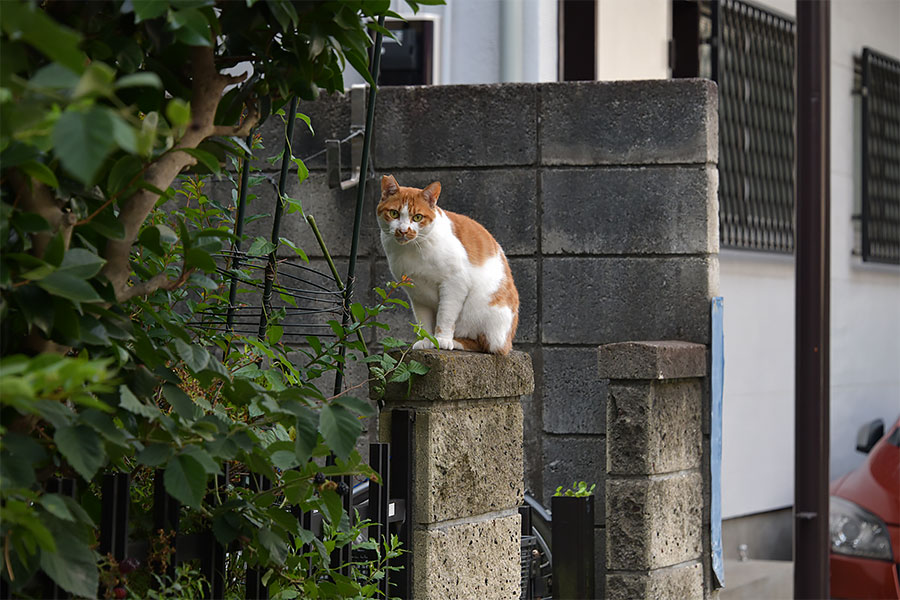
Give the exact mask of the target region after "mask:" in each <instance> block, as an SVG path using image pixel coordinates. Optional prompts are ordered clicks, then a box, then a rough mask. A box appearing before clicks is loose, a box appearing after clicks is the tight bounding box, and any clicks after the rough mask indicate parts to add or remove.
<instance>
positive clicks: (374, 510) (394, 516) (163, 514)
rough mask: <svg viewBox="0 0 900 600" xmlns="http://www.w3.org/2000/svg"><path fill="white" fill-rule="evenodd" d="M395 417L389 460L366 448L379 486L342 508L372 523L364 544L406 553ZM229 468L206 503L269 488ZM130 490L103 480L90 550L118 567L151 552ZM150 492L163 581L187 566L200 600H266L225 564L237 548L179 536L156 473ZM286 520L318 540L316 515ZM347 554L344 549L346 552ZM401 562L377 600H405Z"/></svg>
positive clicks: (203, 534) (401, 443) (404, 448)
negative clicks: (202, 583) (201, 590)
mask: <svg viewBox="0 0 900 600" xmlns="http://www.w3.org/2000/svg"><path fill="white" fill-rule="evenodd" d="M400 413H401V414H399V415H398V414H396V413H395V417H394V418H395V422H396V425H395V426H394V427H393V429H392V435H393V436H394V440H395V443H394V448H395V449H396V455H395V456H393V457H392V456H391V446H390V445H388V444H370V445H369V463H370V466H371V467H372V468H373V469H374V470H375V471H376V472H377V473H378V474H379V477H380V479H381V483H380V484H378V483H374V482H365V483H364V484H363V485H360V486H356V487H355V488H354V489H353V492H352V494H350V495H348V496H347V499H346V501H345V508H347V509H348V512H349V513H350V515H351V518H353V517H354V516H355V515H356V514H358V515H359V518H360V519H363V520H369V521H371V522H372V525H371V526H370V527H369V528H368V529H369V531H368V534H369V537H371V538H372V539H376V540H380V539H384V538H390V536H391V535H397V537H398V538H399V539H400V542H401V544H403V546H404V547H405V548H407V549H408V548H409V544H410V542H411V535H410V520H409V508H410V497H411V494H410V491H411V490H410V472H409V467H410V464H409V459H408V457H409V456H410V453H411V448H410V447H409V444H410V443H412V442H411V440H412V437H411V436H410V430H409V424H408V422H409V419H404V418H402V417H403V414H402V411H400ZM231 466H232V465H225V468H224V469H223V475H220V476H217V477H215V478H214V479H212V480H211V482H210V491H209V498H210V499H212V498H214V497H215V490H216V488H217V487H224V486H228V485H240V486H243V487H248V488H250V489H253V490H257V491H260V490H264V489H269V487H271V483H270V482H269V481H268V480H267V479H265V478H263V477H259V476H254V475H252V474H243V475H241V474H240V473H238V472H237V470H236V469H229V467H231ZM134 488H135V486H134V485H133V482H132V481H131V475H130V474H128V473H110V474H107V475H104V476H103V480H102V484H101V498H100V503H101V509H100V536H99V548H98V550H99V552H100V554H101V555H103V556H106V555H107V554H108V555H110V556H112V557H113V558H114V559H115V560H116V561H118V562H119V563H121V562H122V561H123V560H125V559H126V558H133V559H137V560H139V561H141V562H142V563H144V564H147V560H148V556H149V554H150V552H151V543H150V540H148V539H146V537H143V538H141V539H135V536H134V535H133V531H132V529H133V521H134V515H132V514H130V513H131V509H132V507H133V503H134V502H135V500H136V498H135V496H134ZM47 490H48V491H49V492H53V493H59V494H64V495H67V496H70V497H75V496H76V495H77V492H78V490H77V486H76V480H74V479H51V480H49V481H48V483H47ZM152 490H153V492H152V507H151V509H150V511H149V514H150V515H151V518H152V531H153V532H157V534H159V533H160V532H161V535H162V536H164V537H165V539H166V544H167V545H169V547H170V548H172V549H173V550H174V554H173V555H172V556H171V560H170V562H169V564H168V571H167V574H168V575H169V576H170V577H174V575H175V567H176V565H179V564H188V563H193V564H195V565H196V566H198V567H199V572H200V573H201V575H202V576H203V578H204V579H205V580H206V582H207V584H208V588H207V589H206V597H207V598H224V597H225V595H226V588H227V587H231V586H235V585H236V586H237V587H240V588H243V589H244V598H247V599H248V600H251V599H252V600H260V599H265V598H268V590H267V586H266V585H265V584H264V583H263V582H262V580H261V573H259V572H258V571H257V570H255V569H252V568H249V567H248V568H247V569H245V570H244V571H243V573H241V574H238V575H235V569H234V567H233V564H234V563H235V562H240V553H241V549H240V546H239V544H237V543H234V544H232V545H231V546H229V547H225V546H223V545H222V544H220V543H219V542H218V541H217V540H216V537H215V535H214V533H213V531H212V529H207V530H203V531H199V532H197V531H194V532H185V531H184V525H183V523H182V519H181V512H182V511H181V505H180V504H179V502H178V501H177V500H175V499H174V498H172V497H171V496H169V495H168V494H167V493H166V491H165V486H164V484H163V471H162V470H158V471H156V472H155V475H154V478H153V482H152ZM292 513H293V514H294V516H295V517H296V518H297V520H298V523H299V524H300V526H301V527H303V528H304V529H307V530H309V531H312V532H314V533H315V534H316V535H321V532H322V520H323V515H321V514H319V513H318V512H315V511H314V512H312V513H302V512H300V511H299V510H296V509H295V510H293V511H292ZM347 549H348V550H349V546H348V547H347ZM365 552H366V551H364V550H359V551H354V553H355V554H353V555H350V554H349V553H347V555H345V556H340V557H339V560H340V561H341V564H346V563H347V562H348V561H349V560H365V559H370V558H373V557H371V556H366V555H365ZM408 562H409V557H408V554H403V555H401V556H400V557H399V558H396V559H394V561H393V563H392V565H393V566H396V567H401V569H400V570H398V571H388V572H386V573H385V576H384V578H383V579H381V580H380V581H379V589H380V590H381V592H382V593H383V594H384V595H385V597H395V596H400V597H407V594H408V593H409V590H410V582H409V568H408V567H409V564H408ZM229 565H231V566H229ZM347 574H349V573H347ZM44 581H45V585H44V589H43V597H44V598H51V599H53V598H68V597H69V595H68V593H67V592H66V591H65V590H63V589H62V588H60V587H59V586H57V585H56V584H55V583H54V582H53V581H52V580H50V579H49V578H45V580H44Z"/></svg>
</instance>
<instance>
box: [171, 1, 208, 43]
mask: <svg viewBox="0 0 900 600" xmlns="http://www.w3.org/2000/svg"><path fill="white" fill-rule="evenodd" d="M169 25H170V27H171V28H172V30H173V31H174V32H175V37H177V38H178V41H180V42H181V43H183V44H186V45H188V46H212V43H211V42H210V35H209V23H208V22H207V20H206V17H204V16H203V13H201V12H200V11H199V10H197V9H194V8H185V9H183V10H173V11H169Z"/></svg>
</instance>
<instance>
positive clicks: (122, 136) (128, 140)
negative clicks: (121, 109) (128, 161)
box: [110, 112, 138, 154]
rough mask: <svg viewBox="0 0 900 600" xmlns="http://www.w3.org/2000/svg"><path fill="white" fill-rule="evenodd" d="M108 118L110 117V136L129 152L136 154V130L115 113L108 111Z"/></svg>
mask: <svg viewBox="0 0 900 600" xmlns="http://www.w3.org/2000/svg"><path fill="white" fill-rule="evenodd" d="M110 118H111V119H112V125H113V129H112V136H113V139H114V140H115V141H116V144H117V145H118V146H119V148H121V149H122V150H124V151H125V152H128V153H129V154H137V153H138V133H137V130H136V129H135V128H134V127H132V126H131V125H129V124H128V121H126V120H125V119H123V118H122V117H121V116H119V115H118V114H117V113H114V112H113V113H110Z"/></svg>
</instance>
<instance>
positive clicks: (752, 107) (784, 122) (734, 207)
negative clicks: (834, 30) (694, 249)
mask: <svg viewBox="0 0 900 600" xmlns="http://www.w3.org/2000/svg"><path fill="white" fill-rule="evenodd" d="M672 31H673V38H674V56H673V61H672V74H673V76H674V77H707V78H710V79H713V80H715V81H716V82H717V84H718V87H719V239H720V242H721V245H722V246H723V247H729V248H743V249H750V250H762V251H768V252H782V253H787V254H790V253H791V252H793V249H794V110H795V109H794V37H795V26H794V22H793V21H792V20H791V19H789V18H787V17H784V16H782V15H778V14H776V13H773V12H771V11H767V10H764V9H762V8H759V7H756V6H753V5H752V4H749V3H747V2H742V1H740V0H721V1H706V0H704V1H700V2H695V1H692V0H691V1H689V0H675V1H674V2H673V5H672Z"/></svg>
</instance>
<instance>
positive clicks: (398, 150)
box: [373, 84, 537, 169]
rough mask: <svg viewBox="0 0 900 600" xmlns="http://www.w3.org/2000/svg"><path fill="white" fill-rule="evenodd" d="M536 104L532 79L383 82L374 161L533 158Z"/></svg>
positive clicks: (519, 161) (415, 164)
mask: <svg viewBox="0 0 900 600" xmlns="http://www.w3.org/2000/svg"><path fill="white" fill-rule="evenodd" d="M536 104H537V88H536V86H534V85H529V84H504V85H465V86H462V85H442V86H433V87H428V88H417V87H399V86H397V87H385V88H382V89H381V90H379V93H378V99H377V101H376V107H375V111H376V114H377V115H378V118H377V119H376V121H375V137H374V140H375V144H374V149H373V154H374V159H375V164H376V165H377V167H378V168H379V169H389V168H393V167H406V168H445V167H466V168H471V167H480V166H502V165H530V164H533V163H534V162H535V160H536V158H537V119H536ZM475 107H477V114H476V113H475V112H473V109H474V108H475Z"/></svg>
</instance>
